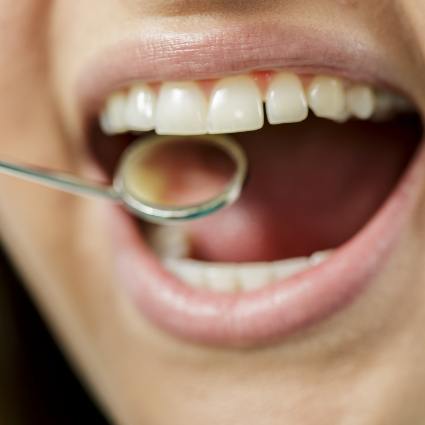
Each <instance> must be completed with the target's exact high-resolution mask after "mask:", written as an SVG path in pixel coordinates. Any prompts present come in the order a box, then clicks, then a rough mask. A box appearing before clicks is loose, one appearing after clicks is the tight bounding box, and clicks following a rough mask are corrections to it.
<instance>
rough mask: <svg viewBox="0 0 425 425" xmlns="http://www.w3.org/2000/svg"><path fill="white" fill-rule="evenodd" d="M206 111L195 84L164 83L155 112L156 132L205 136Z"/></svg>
mask: <svg viewBox="0 0 425 425" xmlns="http://www.w3.org/2000/svg"><path fill="white" fill-rule="evenodd" d="M207 110H208V104H207V100H206V98H205V96H204V93H203V92H202V90H201V89H200V87H199V85H198V84H196V83H195V82H189V81H188V82H184V81H183V82H167V83H164V84H163V85H162V87H161V89H160V92H159V98H158V105H157V110H156V132H157V133H158V134H171V135H190V134H205V133H206V132H207V126H206V119H207Z"/></svg>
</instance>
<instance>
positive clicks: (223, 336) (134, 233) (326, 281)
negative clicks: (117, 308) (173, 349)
mask: <svg viewBox="0 0 425 425" xmlns="http://www.w3.org/2000/svg"><path fill="white" fill-rule="evenodd" d="M424 170H425V148H424V144H423V143H422V146H421V148H420V151H419V153H418V154H417V156H416V158H415V159H414V161H413V162H412V164H411V165H410V167H409V169H408V171H407V172H406V173H405V175H404V177H403V178H402V180H401V181H400V182H399V184H398V185H397V187H396V189H395V190H394V192H393V194H392V195H391V196H390V198H389V199H388V200H387V201H386V203H385V204H384V205H383V207H382V208H381V209H380V211H379V212H378V213H377V214H376V215H375V217H374V218H372V219H371V220H370V222H369V223H368V224H367V225H366V226H365V228H364V229H363V230H362V231H361V232H359V233H358V234H357V235H356V236H355V237H354V238H353V239H352V240H350V241H349V242H347V243H346V244H345V245H343V246H341V247H340V248H339V249H337V250H336V251H335V252H334V253H333V254H332V255H331V256H330V257H329V259H328V260H326V261H325V262H324V263H322V264H321V265H319V266H316V267H314V268H312V269H310V270H307V271H305V272H303V273H299V274H297V275H295V276H293V277H292V278H290V279H287V280H285V281H282V282H280V283H276V284H274V285H272V286H269V287H265V288H264V289H262V290H258V291H256V292H252V293H244V294H229V295H227V294H225V295H224V294H214V293H211V292H206V291H202V290H195V289H192V288H189V287H188V286H187V285H185V284H184V283H182V282H180V281H179V280H177V279H176V278H175V277H173V276H172V275H170V274H169V273H168V272H167V271H166V270H165V269H164V268H163V267H162V265H161V264H160V262H159V260H158V259H157V258H156V257H155V256H154V255H153V253H152V252H151V251H150V249H149V248H148V247H147V246H146V245H145V244H144V242H143V241H142V239H141V237H140V233H139V231H138V230H137V228H135V224H134V222H133V220H132V219H131V218H130V217H129V216H128V214H127V213H125V212H123V211H122V210H121V209H119V208H112V209H108V214H109V215H110V217H109V218H110V219H111V220H112V221H111V222H112V225H111V226H110V228H111V232H112V235H113V239H114V240H113V242H114V247H115V248H116V258H117V264H118V274H119V279H120V281H121V282H122V283H123V284H124V287H125V289H126V290H127V291H128V293H129V295H130V296H131V298H132V299H133V301H134V302H135V303H136V305H137V306H138V307H139V308H140V311H141V312H142V313H143V314H144V315H145V316H146V317H148V318H149V319H150V320H151V321H152V322H154V323H155V324H157V325H158V326H159V327H160V328H163V329H164V330H166V331H168V332H170V333H171V334H174V335H176V336H180V337H183V338H185V339H188V340H192V341H196V342H199V343H206V344H214V345H223V346H236V347H240V346H252V345H259V344H268V343H271V342H274V341H276V340H279V339H281V338H283V337H285V336H286V335H288V334H291V333H293V332H295V331H297V330H299V329H301V328H305V327H307V326H309V325H312V324H314V323H316V322H318V321H320V320H323V319H325V318H327V317H329V316H330V315H332V314H333V313H335V312H337V311H339V310H341V309H342V308H344V307H346V306H348V305H349V304H350V303H351V302H352V301H353V300H354V299H356V297H358V296H359V295H360V294H361V293H362V292H363V291H364V290H365V289H366V288H367V287H368V286H369V285H371V284H372V282H373V278H374V276H376V275H377V273H378V272H379V270H380V269H381V268H383V266H384V265H385V262H386V259H387V257H388V256H389V254H390V253H391V252H392V250H393V248H394V247H395V246H396V245H397V241H398V237H399V235H400V234H401V230H402V228H403V225H404V224H405V223H406V222H407V220H408V218H409V217H410V215H411V213H412V212H413V209H414V206H415V205H416V200H417V199H418V197H419V194H420V189H421V187H422V185H421V181H422V180H423V179H424V174H425V173H424Z"/></svg>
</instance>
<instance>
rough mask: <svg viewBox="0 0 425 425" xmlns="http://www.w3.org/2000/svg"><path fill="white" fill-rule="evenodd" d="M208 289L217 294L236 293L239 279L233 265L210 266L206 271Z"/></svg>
mask: <svg viewBox="0 0 425 425" xmlns="http://www.w3.org/2000/svg"><path fill="white" fill-rule="evenodd" d="M205 276H206V280H207V287H208V288H209V289H211V290H213V291H215V292H234V291H236V289H237V283H238V281H237V278H236V273H235V269H234V267H233V266H232V265H219V266H208V267H207V268H206V270H205Z"/></svg>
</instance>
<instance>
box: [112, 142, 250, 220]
mask: <svg viewBox="0 0 425 425" xmlns="http://www.w3.org/2000/svg"><path fill="white" fill-rule="evenodd" d="M246 175H247V161H246V157H245V154H244V152H243V151H242V149H241V148H240V146H239V145H238V144H237V142H236V141H235V140H234V139H233V138H230V137H229V136H222V135H207V136H152V137H149V138H143V139H139V140H136V141H135V142H134V143H133V144H132V145H131V146H130V147H129V148H128V149H127V150H126V151H125V152H124V154H123V156H122V159H121V161H120V164H119V167H118V171H117V174H116V177H115V179H114V188H115V190H116V191H117V192H118V193H119V195H120V197H121V199H122V201H123V202H124V204H125V205H126V206H127V208H128V209H129V210H130V211H132V212H133V213H135V214H137V215H138V216H139V217H141V218H143V219H145V220H147V221H153V222H176V221H183V220H192V219H196V218H200V217H204V216H206V215H209V214H211V213H213V212H215V211H217V210H219V209H221V208H223V207H225V206H226V205H229V204H231V203H233V202H234V201H235V200H236V199H237V198H238V197H239V195H240V193H241V190H242V188H243V185H244V182H245V179H246Z"/></svg>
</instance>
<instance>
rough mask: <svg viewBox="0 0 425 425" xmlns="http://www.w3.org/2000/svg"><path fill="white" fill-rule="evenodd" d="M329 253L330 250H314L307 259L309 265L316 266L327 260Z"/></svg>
mask: <svg viewBox="0 0 425 425" xmlns="http://www.w3.org/2000/svg"><path fill="white" fill-rule="evenodd" d="M331 254H332V250H328V251H320V252H315V253H314V254H313V255H311V256H310V258H309V259H308V262H309V265H310V266H318V265H319V264H321V263H323V262H324V261H325V260H327V259H328V258H329V257H330V255H331Z"/></svg>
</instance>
